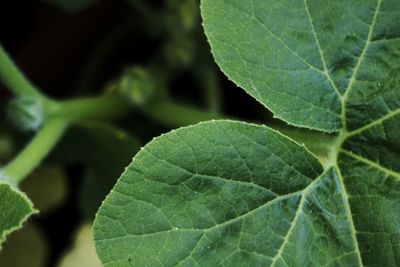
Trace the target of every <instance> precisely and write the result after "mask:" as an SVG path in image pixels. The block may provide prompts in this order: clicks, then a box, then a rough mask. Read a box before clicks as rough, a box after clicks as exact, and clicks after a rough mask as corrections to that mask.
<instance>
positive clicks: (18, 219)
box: [0, 174, 37, 249]
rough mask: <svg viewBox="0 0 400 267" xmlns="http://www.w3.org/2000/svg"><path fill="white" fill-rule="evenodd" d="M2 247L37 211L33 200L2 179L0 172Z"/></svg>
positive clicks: (0, 244) (0, 239)
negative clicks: (8, 237)
mask: <svg viewBox="0 0 400 267" xmlns="http://www.w3.org/2000/svg"><path fill="white" fill-rule="evenodd" d="M0 211H1V212H0V249H1V247H2V243H3V242H4V241H5V240H6V238H7V236H8V235H9V234H11V233H12V232H14V231H16V230H18V229H20V228H21V227H22V225H23V224H24V223H25V221H26V220H27V219H28V218H29V217H30V216H31V215H33V214H35V213H36V212H37V211H36V210H35V209H34V208H33V205H32V202H31V201H30V200H29V199H28V197H27V196H26V195H25V194H24V193H23V192H21V191H20V190H19V189H17V188H15V187H14V186H12V185H10V184H9V183H6V182H3V181H1V174H0Z"/></svg>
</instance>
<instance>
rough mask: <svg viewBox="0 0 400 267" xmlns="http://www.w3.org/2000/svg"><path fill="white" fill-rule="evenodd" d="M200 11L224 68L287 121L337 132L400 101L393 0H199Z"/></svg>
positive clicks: (399, 8)
mask: <svg viewBox="0 0 400 267" xmlns="http://www.w3.org/2000/svg"><path fill="white" fill-rule="evenodd" d="M202 15H203V19H204V27H205V32H206V34H207V37H208V40H209V42H210V44H211V48H212V51H213V54H214V56H215V59H216V61H217V63H218V64H219V66H220V67H221V69H222V70H223V71H224V72H225V73H226V75H227V76H228V77H229V78H230V79H232V80H233V81H234V82H235V83H236V84H238V85H239V86H241V87H242V88H244V89H245V90H246V91H247V92H248V93H249V94H250V95H252V96H253V97H255V98H256V99H257V100H258V101H260V102H261V103H263V104H264V105H265V106H266V107H268V108H269V109H270V110H271V111H272V112H273V113H274V114H275V116H276V117H278V118H281V119H283V120H285V121H287V122H288V123H291V124H294V125H297V126H305V127H309V128H313V129H319V130H324V131H330V132H332V131H339V130H340V129H341V128H343V126H344V125H343V124H345V123H347V126H348V128H355V127H358V126H360V125H363V124H364V123H365V122H368V121H372V120H374V119H376V118H380V117H382V116H384V115H388V114H390V113H391V112H393V110H394V109H396V108H398V106H399V98H400V92H399V90H398V85H399V84H398V76H399V75H398V74H399V69H400V60H399V56H400V45H399V39H398V38H399V36H400V27H399V24H398V21H399V20H400V5H399V2H398V0H322V1H321V0H282V1H277V0H269V1H266V0H252V1H243V0H203V1H202ZM344 113H346V115H347V116H346V118H344V116H343V115H344Z"/></svg>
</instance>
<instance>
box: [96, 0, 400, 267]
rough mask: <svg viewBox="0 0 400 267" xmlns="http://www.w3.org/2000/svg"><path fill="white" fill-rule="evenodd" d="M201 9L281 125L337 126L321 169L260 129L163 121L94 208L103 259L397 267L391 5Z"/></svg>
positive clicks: (226, 53)
mask: <svg viewBox="0 0 400 267" xmlns="http://www.w3.org/2000/svg"><path fill="white" fill-rule="evenodd" d="M202 16H203V20H204V27H205V31H206V34H207V37H208V39H209V42H210V45H211V48H212V51H213V53H214V56H215V58H216V61H217V63H218V64H219V66H220V67H221V69H222V70H223V71H224V72H225V74H227V76H228V78H230V79H231V80H233V81H234V82H235V83H237V84H238V85H239V86H241V87H242V88H243V89H244V90H246V91H247V92H248V93H249V94H251V95H252V96H253V97H255V98H256V99H257V100H258V101H260V102H261V103H263V104H264V105H265V106H266V107H268V108H269V109H271V111H272V112H273V113H274V114H275V116H276V117H278V118H281V119H282V120H283V121H285V122H287V123H289V124H293V125H296V126H302V127H308V128H312V129H315V130H319V131H323V132H337V133H338V135H337V138H336V140H335V141H334V142H330V143H328V144H327V146H326V147H327V151H328V155H327V160H326V164H324V166H325V170H324V171H323V170H322V167H321V166H320V165H319V163H318V162H317V160H316V159H315V158H314V157H313V156H312V155H311V154H310V153H309V152H308V151H307V150H306V149H305V148H304V147H302V146H300V145H298V144H296V143H294V142H293V141H291V140H290V139H288V138H286V137H284V136H282V135H281V134H279V133H277V132H275V131H273V130H271V129H269V128H266V127H262V126H255V125H250V124H245V123H238V122H228V121H215V122H208V123H203V124H199V125H197V126H192V127H187V128H182V129H179V130H177V131H173V132H171V133H169V134H167V135H164V136H162V137H160V138H158V139H155V140H154V141H152V142H151V143H150V144H148V145H147V146H146V147H145V148H144V149H143V150H141V152H139V154H138V155H137V156H136V157H135V159H134V161H133V162H132V164H131V165H130V166H129V167H128V168H127V170H126V171H125V172H124V174H123V175H122V177H121V178H120V180H119V182H118V183H117V185H116V186H115V188H114V189H113V191H112V192H111V194H110V195H109V196H108V197H107V199H106V200H105V201H104V203H103V205H102V207H101V208H100V210H99V212H98V214H97V219H96V221H95V225H94V230H95V241H96V246H97V251H98V255H99V256H100V259H101V260H102V262H103V264H104V265H105V266H291V267H292V266H294V267H302V266H360V267H361V266H382V267H386V266H393V267H395V266H400V243H399V240H400V161H399V159H400V134H399V133H400V89H399V85H400V60H399V58H400V27H398V21H400V5H399V4H398V1H397V0H366V1H358V0H346V1H344V0H340V1H338V0H324V1H318V0H282V1H265V0H254V1H239V0H203V1H202ZM321 134H322V133H321ZM310 138H311V137H310Z"/></svg>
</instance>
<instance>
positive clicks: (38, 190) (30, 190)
mask: <svg viewBox="0 0 400 267" xmlns="http://www.w3.org/2000/svg"><path fill="white" fill-rule="evenodd" d="M21 189H22V190H23V191H24V192H26V194H27V195H28V196H29V197H30V198H31V200H32V202H33V203H34V205H35V207H36V209H38V210H39V211H40V213H41V214H46V213H49V212H52V211H53V210H55V209H57V208H58V207H59V206H61V205H62V204H63V203H64V202H65V201H66V198H67V195H68V184H67V182H66V174H65V173H64V170H63V169H62V167H61V166H55V165H54V166H51V165H45V166H43V167H39V168H38V169H36V170H35V171H34V172H33V173H32V174H31V175H29V177H28V178H27V179H26V180H24V182H23V183H22V185H21Z"/></svg>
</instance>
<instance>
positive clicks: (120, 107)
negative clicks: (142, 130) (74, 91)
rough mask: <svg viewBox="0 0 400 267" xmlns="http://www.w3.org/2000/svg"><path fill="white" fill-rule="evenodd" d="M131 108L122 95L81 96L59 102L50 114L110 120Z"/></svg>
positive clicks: (81, 118)
mask: <svg viewBox="0 0 400 267" xmlns="http://www.w3.org/2000/svg"><path fill="white" fill-rule="evenodd" d="M130 108H131V106H130V104H129V102H128V101H127V100H126V99H125V98H124V97H122V96H120V95H105V96H98V97H87V98H79V99H75V100H68V101H63V102H59V103H57V105H55V106H54V107H53V108H52V110H50V114H54V115H55V116H60V117H63V118H65V119H66V120H68V121H71V122H76V121H82V120H109V119H114V118H115V117H119V116H121V115H123V114H125V113H126V112H127V111H128V110H129V109H130Z"/></svg>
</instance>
